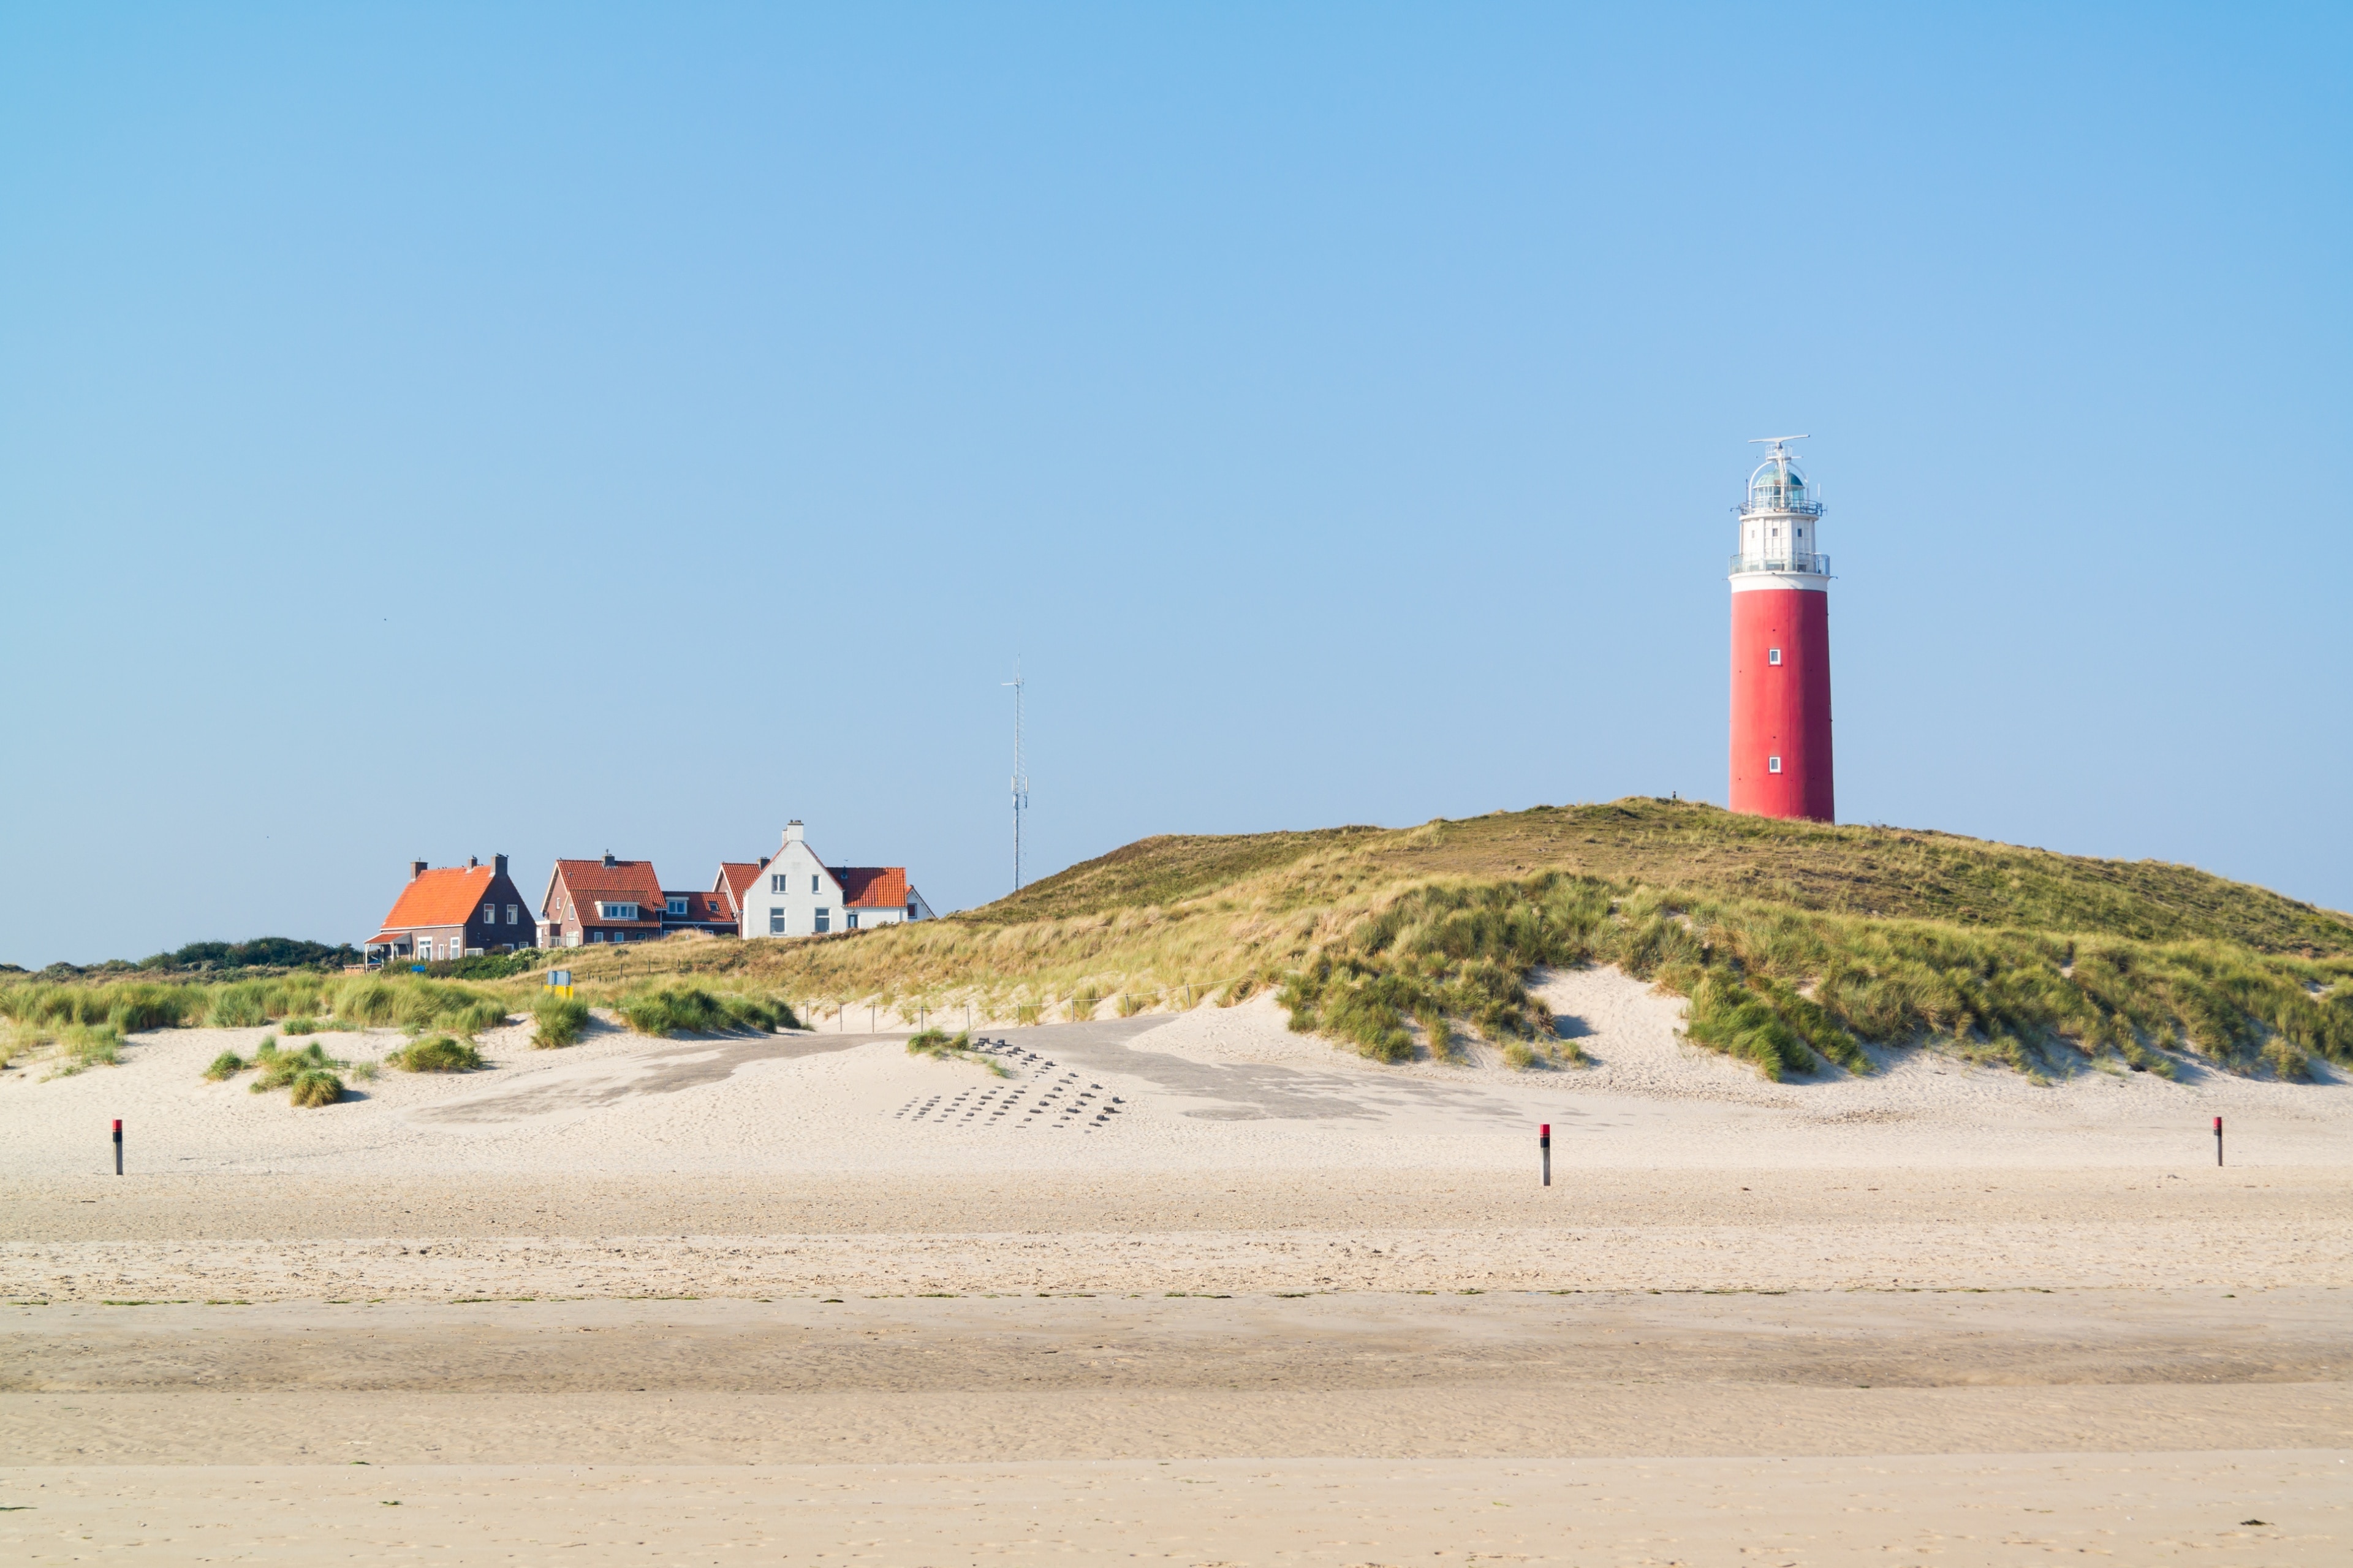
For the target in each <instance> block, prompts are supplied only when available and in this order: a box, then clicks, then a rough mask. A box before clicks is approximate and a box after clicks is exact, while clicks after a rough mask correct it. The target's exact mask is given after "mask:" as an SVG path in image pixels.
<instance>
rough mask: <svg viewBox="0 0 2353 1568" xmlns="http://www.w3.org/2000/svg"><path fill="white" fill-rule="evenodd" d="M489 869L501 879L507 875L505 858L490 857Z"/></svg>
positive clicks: (500, 856)
mask: <svg viewBox="0 0 2353 1568" xmlns="http://www.w3.org/2000/svg"><path fill="white" fill-rule="evenodd" d="M491 870H493V871H496V872H497V873H498V874H499V875H500V876H501V877H503V876H505V875H506V874H507V858H506V857H505V856H503V855H493V856H491Z"/></svg>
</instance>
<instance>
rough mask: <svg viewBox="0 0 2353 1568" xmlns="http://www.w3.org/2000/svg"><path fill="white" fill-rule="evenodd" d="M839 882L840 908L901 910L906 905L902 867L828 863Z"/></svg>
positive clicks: (905, 887)
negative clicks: (841, 905) (841, 904)
mask: <svg viewBox="0 0 2353 1568" xmlns="http://www.w3.org/2000/svg"><path fill="white" fill-rule="evenodd" d="M826 869H827V870H828V871H830V872H832V873H833V879H834V880H835V881H837V882H839V883H840V884H841V896H842V899H843V900H844V907H845V908H848V909H853V910H891V909H898V910H903V909H905V908H906V907H907V868H905V867H904V866H828V867H827V868H826Z"/></svg>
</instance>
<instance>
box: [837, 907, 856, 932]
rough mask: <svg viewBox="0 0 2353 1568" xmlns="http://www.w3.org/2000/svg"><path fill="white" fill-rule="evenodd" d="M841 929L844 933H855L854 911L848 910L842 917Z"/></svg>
mask: <svg viewBox="0 0 2353 1568" xmlns="http://www.w3.org/2000/svg"><path fill="white" fill-rule="evenodd" d="M841 929H842V930H844V931H856V930H857V929H858V911H857V910H849V911H847V912H846V913H845V914H844V915H843V916H842V918H841Z"/></svg>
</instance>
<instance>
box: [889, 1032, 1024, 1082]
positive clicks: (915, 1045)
mask: <svg viewBox="0 0 2353 1568" xmlns="http://www.w3.org/2000/svg"><path fill="white" fill-rule="evenodd" d="M907 1054H908V1055H909V1056H913V1057H929V1058H932V1059H933V1060H934V1061H965V1062H973V1063H976V1065H978V1066H980V1067H984V1068H987V1069H988V1070H989V1072H991V1073H992V1074H994V1075H995V1076H997V1077H998V1078H1010V1077H1012V1076H1013V1075H1012V1074H1010V1073H1008V1072H1007V1071H1006V1070H1005V1064H1004V1063H1003V1062H1000V1061H998V1060H997V1058H995V1057H992V1056H988V1055H987V1054H986V1053H984V1052H981V1051H978V1050H976V1049H974V1048H973V1043H972V1036H971V1035H970V1034H969V1033H967V1032H965V1031H964V1030H961V1029H959V1030H958V1031H957V1032H956V1033H955V1035H954V1036H951V1035H949V1033H948V1032H947V1031H946V1030H945V1029H924V1030H923V1031H921V1032H920V1033H918V1034H916V1035H915V1036H914V1037H913V1038H911V1039H909V1040H908V1042H907Z"/></svg>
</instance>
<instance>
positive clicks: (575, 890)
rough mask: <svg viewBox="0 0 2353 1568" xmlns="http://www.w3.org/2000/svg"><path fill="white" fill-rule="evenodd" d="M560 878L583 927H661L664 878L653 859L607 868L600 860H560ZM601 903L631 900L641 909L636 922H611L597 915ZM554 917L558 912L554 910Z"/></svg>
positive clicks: (557, 869) (619, 862)
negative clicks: (602, 901)
mask: <svg viewBox="0 0 2353 1568" xmlns="http://www.w3.org/2000/svg"><path fill="white" fill-rule="evenodd" d="M555 876H556V879H557V880H558V881H560V882H562V883H563V884H564V890H565V892H567V893H569V894H571V895H572V901H573V903H574V905H575V906H576V908H577V913H578V915H579V919H580V923H581V924H583V925H650V926H658V925H659V924H661V915H662V890H661V879H660V878H659V877H657V876H655V875H654V863H653V862H652V861H650V860H616V861H614V862H613V863H612V865H610V866H607V865H606V864H605V862H604V861H602V860H601V859H600V860H558V861H557V862H556V863H555ZM597 900H615V901H617V900H628V901H629V902H631V903H634V904H636V905H637V906H638V918H637V919H636V920H634V921H609V920H607V919H606V918H605V917H604V916H602V915H600V914H598V913H596V909H595V907H594V906H595V905H596V902H597ZM549 912H550V914H551V915H552V914H553V913H554V911H553V910H550V911H549Z"/></svg>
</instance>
